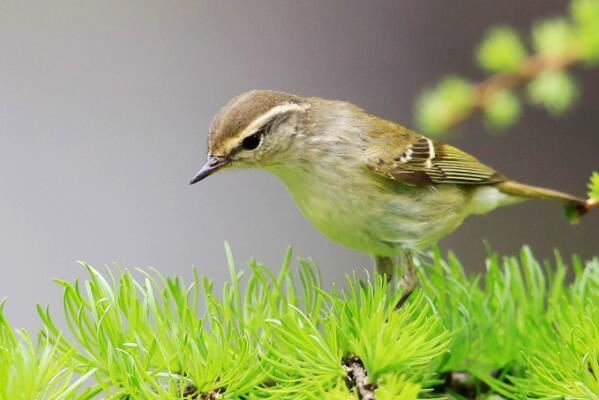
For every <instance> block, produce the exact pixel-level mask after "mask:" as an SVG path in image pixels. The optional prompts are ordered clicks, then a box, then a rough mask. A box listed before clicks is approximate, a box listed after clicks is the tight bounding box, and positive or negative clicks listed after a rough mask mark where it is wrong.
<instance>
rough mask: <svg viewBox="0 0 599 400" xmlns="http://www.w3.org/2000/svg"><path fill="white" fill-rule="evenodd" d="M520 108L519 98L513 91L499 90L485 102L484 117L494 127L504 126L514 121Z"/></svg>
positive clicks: (518, 114)
mask: <svg viewBox="0 0 599 400" xmlns="http://www.w3.org/2000/svg"><path fill="white" fill-rule="evenodd" d="M521 108H522V107H521V104H520V100H519V99H518V97H517V96H516V95H515V94H514V93H513V92H511V91H509V90H501V91H499V92H497V93H495V94H494V95H493V97H492V98H491V100H490V101H488V102H487V104H486V106H485V109H484V114H485V119H486V121H487V122H488V123H489V124H490V125H491V126H492V127H494V128H506V127H508V126H510V125H512V124H513V123H514V122H516V120H517V119H518V117H519V116H520V112H521Z"/></svg>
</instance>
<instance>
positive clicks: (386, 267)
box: [374, 256, 395, 282]
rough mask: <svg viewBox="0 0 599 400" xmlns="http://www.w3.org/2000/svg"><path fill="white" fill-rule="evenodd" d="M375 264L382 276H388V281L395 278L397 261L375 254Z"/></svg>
mask: <svg viewBox="0 0 599 400" xmlns="http://www.w3.org/2000/svg"><path fill="white" fill-rule="evenodd" d="M374 266H375V267H376V272H377V273H378V274H380V275H381V276H385V277H386V278H387V282H390V281H391V279H393V270H394V269H395V263H394V262H393V259H392V258H391V257H383V256H374Z"/></svg>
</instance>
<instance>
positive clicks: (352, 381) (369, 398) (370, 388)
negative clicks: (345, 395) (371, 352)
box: [343, 354, 376, 400]
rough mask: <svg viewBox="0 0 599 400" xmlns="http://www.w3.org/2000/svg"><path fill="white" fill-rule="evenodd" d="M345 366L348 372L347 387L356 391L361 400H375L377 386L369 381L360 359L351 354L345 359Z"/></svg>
mask: <svg viewBox="0 0 599 400" xmlns="http://www.w3.org/2000/svg"><path fill="white" fill-rule="evenodd" d="M343 366H344V367H345V370H346V371H347V386H348V387H349V389H350V390H354V389H355V390H356V392H357V394H358V398H359V399H360V400H375V399H376V398H375V395H374V391H375V389H376V384H375V383H371V382H370V381H369V380H368V372H367V371H366V368H365V367H364V363H363V362H362V360H361V359H360V357H358V356H356V355H355V354H350V355H348V356H346V357H345V358H344V359H343Z"/></svg>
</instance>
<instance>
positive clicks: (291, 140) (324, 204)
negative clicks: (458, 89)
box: [194, 91, 587, 257]
mask: <svg viewBox="0 0 599 400" xmlns="http://www.w3.org/2000/svg"><path fill="white" fill-rule="evenodd" d="M208 157H209V162H208V164H207V165H206V166H205V167H204V168H203V169H202V171H200V173H199V174H198V175H197V176H196V178H194V182H195V181H198V180H200V179H203V178H204V177H205V176H207V175H209V174H210V173H212V172H214V171H215V170H217V169H219V168H226V167H229V168H231V167H233V168H234V167H257V168H263V169H266V170H268V171H270V172H272V173H273V174H275V175H277V176H278V177H279V178H280V179H281V180H282V181H283V182H284V183H285V185H286V186H287V188H288V189H289V192H290V193H291V196H292V197H293V199H294V200H295V202H296V203H297V205H298V207H299V209H300V210H301V211H302V213H303V214H304V215H305V216H306V218H307V219H308V220H310V221H311V222H312V223H313V224H314V225H315V226H316V227H317V228H318V229H319V230H320V231H321V232H323V233H324V234H325V235H327V236H328V237H330V238H331V239H333V240H335V241H337V242H339V243H342V244H344V245H346V246H349V247H352V248H355V249H358V250H361V251H363V252H365V253H368V254H371V255H374V256H383V257H391V256H395V255H398V254H400V253H402V252H403V251H405V250H409V249H421V248H425V247H427V246H429V245H431V244H432V243H434V242H436V241H437V240H439V239H441V238H442V237H444V236H446V235H448V234H449V233H451V232H452V231H453V230H455V229H456V228H457V227H458V226H459V225H460V224H461V223H462V222H463V220H464V218H466V217H467V216H468V215H471V214H484V213H487V212H489V211H491V210H493V209H495V208H497V207H500V206H504V205H509V204H515V203H518V202H521V201H524V200H527V199H530V198H538V199H550V200H559V201H562V202H564V203H565V204H566V205H567V206H568V207H570V209H571V210H574V214H576V215H580V214H583V213H584V212H585V211H587V203H586V202H585V200H583V199H579V198H577V197H574V196H570V195H568V194H564V193H561V192H557V191H554V190H549V189H542V188H537V187H533V186H528V185H524V184H520V183H517V182H514V181H512V180H510V179H508V178H506V177H505V176H503V175H501V174H500V173H498V172H497V171H495V170H494V169H493V168H491V167H489V166H487V165H485V164H483V163H481V162H480V161H479V160H477V159H476V158H474V157H473V156H471V155H469V154H467V153H465V152H463V151H461V150H459V149H457V148H455V147H453V146H450V145H447V144H443V143H439V142H436V141H433V140H430V139H428V138H426V137H424V136H422V135H419V134H418V133H416V132H414V131H412V130H410V129H408V128H405V127H403V126H401V125H399V124H396V123H394V122H391V121H387V120H384V119H381V118H378V117H376V116H373V115H371V114H369V113H367V112H365V111H363V110H362V109H360V108H358V107H356V106H354V105H352V104H350V103H346V102H341V101H335V100H325V99H321V98H305V97H299V96H294V95H290V94H286V93H281V92H271V91H253V92H249V93H245V94H243V95H241V96H239V97H237V98H236V99H234V100H232V101H231V102H230V103H229V104H228V105H227V106H226V107H225V108H224V109H223V110H221V112H220V113H219V114H218V115H217V117H216V118H215V121H214V123H213V125H212V128H211V131H210V136H209V155H208Z"/></svg>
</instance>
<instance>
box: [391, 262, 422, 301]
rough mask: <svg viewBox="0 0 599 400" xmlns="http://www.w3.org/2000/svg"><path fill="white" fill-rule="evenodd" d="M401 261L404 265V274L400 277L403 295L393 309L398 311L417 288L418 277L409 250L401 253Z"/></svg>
mask: <svg viewBox="0 0 599 400" xmlns="http://www.w3.org/2000/svg"><path fill="white" fill-rule="evenodd" d="M402 261H403V264H404V272H403V276H402V277H401V281H400V285H401V287H402V289H403V294H402V296H401V299H399V301H398V302H397V305H396V306H395V309H400V308H401V306H403V305H404V303H405V302H406V300H408V298H409V297H410V295H411V294H412V292H413V291H414V289H416V287H417V286H418V275H417V274H416V267H415V266H414V257H413V256H412V252H411V251H410V250H404V251H403V254H402Z"/></svg>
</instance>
